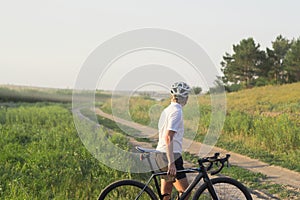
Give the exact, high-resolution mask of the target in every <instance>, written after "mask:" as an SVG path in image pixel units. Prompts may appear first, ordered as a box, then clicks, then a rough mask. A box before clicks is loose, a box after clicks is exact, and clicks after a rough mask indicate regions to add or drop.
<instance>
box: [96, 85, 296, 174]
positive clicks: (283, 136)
mask: <svg viewBox="0 0 300 200" xmlns="http://www.w3.org/2000/svg"><path fill="white" fill-rule="evenodd" d="M114 101H116V102H115V103H114V104H113V111H114V113H113V114H114V115H117V116H118V117H121V118H125V119H131V120H133V121H135V122H138V123H141V124H144V125H149V126H151V127H154V128H156V127H157V122H158V119H159V115H160V112H161V111H162V109H163V108H164V107H166V106H167V105H168V104H169V100H168V99H167V100H163V101H160V102H158V101H155V100H151V99H150V98H149V97H146V98H144V97H131V98H130V100H129V101H128V102H126V98H124V97H123V98H119V99H115V100H114ZM199 104H200V106H199V113H200V121H199V122H198V121H195V119H197V117H195V116H185V129H186V130H187V132H189V131H190V130H193V129H192V128H191V126H193V125H195V124H199V126H198V128H197V135H196V140H197V141H200V142H201V141H203V138H204V137H205V134H206V133H207V130H208V127H209V125H210V120H211V105H210V96H209V95H203V96H200V97H199ZM111 107H112V104H111V101H107V102H106V103H105V104H103V105H102V107H101V109H102V110H103V111H105V112H107V113H112V109H111ZM184 109H189V110H192V109H194V108H193V107H191V106H190V105H187V106H186V107H185V108H184ZM194 113H195V114H198V113H196V112H194ZM217 146H220V147H223V148H225V149H227V150H230V151H234V152H238V153H241V154H244V155H248V156H250V157H252V158H258V159H260V160H262V161H265V162H268V163H270V164H275V165H280V166H283V167H286V168H289V169H292V170H295V171H298V172H300V157H299V156H298V155H300V83H294V84H288V85H283V86H266V87H259V88H253V89H247V90H243V91H240V92H236V93H229V94H227V114H226V120H225V123H224V127H223V131H222V134H221V136H220V138H219V140H218V143H217Z"/></svg>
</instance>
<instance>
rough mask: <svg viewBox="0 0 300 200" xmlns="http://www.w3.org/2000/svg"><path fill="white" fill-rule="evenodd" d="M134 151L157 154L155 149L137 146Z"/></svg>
mask: <svg viewBox="0 0 300 200" xmlns="http://www.w3.org/2000/svg"><path fill="white" fill-rule="evenodd" d="M135 149H136V150H137V151H139V152H141V153H159V151H157V150H156V149H147V148H143V147H139V146H136V147H135Z"/></svg>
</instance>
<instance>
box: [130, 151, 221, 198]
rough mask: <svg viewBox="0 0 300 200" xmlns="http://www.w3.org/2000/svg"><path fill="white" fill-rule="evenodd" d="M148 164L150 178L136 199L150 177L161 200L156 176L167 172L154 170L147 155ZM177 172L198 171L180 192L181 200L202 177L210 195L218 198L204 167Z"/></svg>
mask: <svg viewBox="0 0 300 200" xmlns="http://www.w3.org/2000/svg"><path fill="white" fill-rule="evenodd" d="M146 158H147V160H148V162H149V164H150V168H151V173H152V175H151V176H150V178H149V179H148V181H147V182H146V184H145V187H144V188H143V189H142V190H141V192H140V193H139V194H138V196H137V197H136V199H139V198H140V196H141V195H142V194H143V192H144V191H145V189H146V188H147V187H148V186H149V184H150V182H151V180H152V179H154V183H155V188H156V191H157V194H158V196H159V199H160V200H162V199H163V197H164V196H163V194H162V193H161V191H160V186H159V182H158V179H157V177H158V176H162V175H167V172H155V171H154V170H153V167H152V164H151V162H150V159H149V157H146ZM177 173H198V175H197V176H196V177H195V178H194V180H193V181H192V183H190V184H189V186H188V188H187V189H186V190H185V191H184V192H183V193H182V194H181V196H180V198H179V199H178V200H183V199H185V198H186V197H187V196H188V195H189V194H190V193H191V191H192V190H193V189H194V188H195V187H196V185H197V184H198V183H199V182H200V180H201V179H202V178H203V180H204V182H206V183H208V186H209V187H208V188H209V192H210V193H211V195H212V197H213V198H214V199H218V197H217V194H216V192H215V190H214V188H213V186H212V183H211V181H210V179H209V177H208V174H207V172H206V171H205V169H201V168H188V169H184V170H178V171H177Z"/></svg>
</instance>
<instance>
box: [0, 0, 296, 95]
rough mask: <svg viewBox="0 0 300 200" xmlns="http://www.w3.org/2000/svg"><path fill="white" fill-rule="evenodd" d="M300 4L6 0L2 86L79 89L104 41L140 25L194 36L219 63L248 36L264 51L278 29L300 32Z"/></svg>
mask: <svg viewBox="0 0 300 200" xmlns="http://www.w3.org/2000/svg"><path fill="white" fill-rule="evenodd" d="M299 8H300V1H298V0H285V1H283V0H263V1H262V0H251V1H250V0H247V1H241V0H219V1H217V0H211V1H204V0H197V1H196V0H185V1H183V0H160V1H159V0H151V1H145V0H126V1H121V0H119V1H116V0H109V1H99V0H97V1H96V0H95V1H76V0H51V1H45V0H27V1H21V0H19V1H17V0H10V1H4V0H3V1H0V84H13V85H27V86H40V87H54V88H74V85H75V83H76V80H77V77H78V74H79V73H80V70H81V68H82V66H83V64H84V63H85V61H86V60H87V58H88V57H89V55H90V54H91V53H92V52H93V51H94V50H95V49H96V48H97V47H98V46H99V45H101V44H103V43H104V42H105V41H108V40H109V39H111V38H112V37H114V36H116V35H119V34H121V33H124V32H127V31H132V30H136V29H141V28H159V29H167V30H172V31H175V32H177V33H180V34H182V35H185V36H187V37H188V38H190V39H192V40H193V41H195V42H196V43H197V44H198V45H200V46H201V47H202V48H203V49H204V50H205V52H206V53H207V55H208V56H209V58H210V59H211V61H212V62H213V63H214V65H215V66H216V68H220V62H221V61H222V56H223V55H224V54H225V52H229V53H232V45H233V44H238V43H239V41H241V40H242V39H245V38H248V37H253V38H254V39H255V41H256V42H257V43H259V44H260V45H261V49H265V48H266V47H271V41H274V40H275V38H276V37H277V36H278V35H279V34H281V35H283V36H284V37H286V38H288V39H293V38H298V37H300V26H299V23H298V22H299V19H300V12H299ZM138 56H141V55H137V57H138ZM137 57H135V58H137ZM162 57H164V56H162ZM133 59H134V58H133ZM133 59H132V60H133ZM138 59H139V58H138ZM161 59H162V60H163V59H166V58H161ZM176 59H177V58H176ZM176 59H174V60H175V61H176ZM122 62H123V63H124V60H123V61H120V63H122ZM128 62H131V61H127V64H128ZM161 62H162V61H161ZM135 64H137V63H135ZM142 64H143V63H142V61H141V62H140V63H139V65H142ZM166 65H167V64H166ZM113 76H114V73H112V74H111V75H109V78H106V79H103V80H102V82H103V81H104V82H106V83H104V84H103V87H104V88H103V89H111V88H112V87H113V85H114V84H116V83H111V84H109V81H110V80H113V79H114V78H115V79H118V77H113Z"/></svg>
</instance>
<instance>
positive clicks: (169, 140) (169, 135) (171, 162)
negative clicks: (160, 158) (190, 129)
mask: <svg viewBox="0 0 300 200" xmlns="http://www.w3.org/2000/svg"><path fill="white" fill-rule="evenodd" d="M175 133H176V132H175V131H171V130H167V132H166V135H165V141H166V145H167V151H166V153H167V158H168V173H169V174H170V175H173V176H175V175H176V167H175V159H174V153H173V137H174V134H175Z"/></svg>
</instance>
